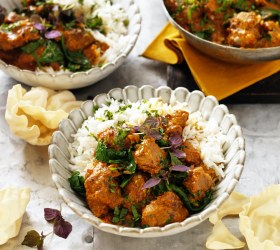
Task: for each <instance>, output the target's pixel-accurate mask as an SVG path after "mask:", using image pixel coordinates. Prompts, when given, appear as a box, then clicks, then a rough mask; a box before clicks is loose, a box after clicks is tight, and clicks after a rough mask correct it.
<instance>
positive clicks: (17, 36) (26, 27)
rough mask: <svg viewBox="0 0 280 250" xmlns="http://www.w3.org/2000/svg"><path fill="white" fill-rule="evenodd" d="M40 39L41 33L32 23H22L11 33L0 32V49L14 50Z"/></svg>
mask: <svg viewBox="0 0 280 250" xmlns="http://www.w3.org/2000/svg"><path fill="white" fill-rule="evenodd" d="M39 38H40V35H39V32H38V31H37V30H36V29H35V28H34V26H33V24H32V23H30V22H27V21H21V23H20V24H19V26H18V27H16V28H14V29H12V30H11V31H3V30H0V48H1V49H2V50H5V51H7V50H12V49H15V48H19V47H21V46H23V45H25V44H27V43H28V42H31V41H34V40H38V39H39Z"/></svg>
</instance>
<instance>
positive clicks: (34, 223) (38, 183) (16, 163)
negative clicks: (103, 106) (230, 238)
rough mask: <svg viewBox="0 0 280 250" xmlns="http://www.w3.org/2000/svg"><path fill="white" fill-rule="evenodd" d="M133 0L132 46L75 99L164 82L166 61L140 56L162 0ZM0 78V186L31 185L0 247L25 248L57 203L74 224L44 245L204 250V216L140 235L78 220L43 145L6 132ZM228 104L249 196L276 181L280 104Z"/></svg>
mask: <svg viewBox="0 0 280 250" xmlns="http://www.w3.org/2000/svg"><path fill="white" fill-rule="evenodd" d="M136 2H137V3H138V4H139V6H140V10H141V13H142V17H143V19H142V31H141V34H140V37H139V40H138V42H137V44H136V47H135V49H134V50H133V51H132V53H131V54H130V56H129V58H128V59H127V60H126V62H125V63H124V65H122V66H121V67H120V68H119V69H118V70H117V71H116V72H115V73H113V74H112V75H111V76H109V77H108V78H107V79H105V80H103V81H102V82H100V83H98V84H96V85H93V86H91V87H88V88H84V89H81V90H75V91H74V93H75V94H76V95H77V97H78V98H80V99H86V98H87V97H88V96H94V95H96V94H98V93H101V92H104V91H106V92H107V91H108V90H109V89H111V88H112V87H123V86H125V85H127V84H134V85H137V86H141V85H142V84H151V85H153V86H161V85H166V65H164V64H162V63H158V62H153V61H149V60H146V59H144V58H142V57H139V54H141V52H143V50H144V49H145V48H146V47H147V45H148V44H149V42H150V41H151V40H152V39H153V37H154V36H155V35H156V34H157V33H158V32H159V31H160V29H161V28H162V27H163V26H164V24H165V23H166V18H165V16H164V13H163V11H162V8H161V0H150V1H140V0H136ZM0 79H1V80H0V152H1V155H0V188H3V187H9V186H16V187H21V186H24V187H30V188H31V190H32V194H31V201H30V203H29V205H28V207H27V211H26V214H25V216H24V219H23V224H22V228H21V231H20V234H19V236H18V237H16V238H14V239H11V240H10V241H9V242H8V243H7V244H5V245H2V246H0V250H3V249H5V250H6V249H30V248H28V247H24V246H21V245H20V244H21V242H22V240H23V238H24V235H25V234H26V232H27V231H28V230H30V229H31V228H34V229H36V230H37V231H39V232H41V231H44V233H48V232H49V231H51V225H49V224H48V223H47V222H45V220H44V216H43V208H44V207H52V208H58V209H59V206H60V205H61V204H62V213H63V215H64V217H65V219H66V220H68V221H70V222H71V223H72V224H73V232H72V233H71V234H70V236H69V237H68V239H67V240H63V239H61V238H58V237H48V238H47V240H46V241H45V248H44V249H73V250H74V249H75V250H76V249H94V250H99V249H100V250H101V249H102V250H103V249H105V250H111V249H112V250H115V249H123V250H126V249H127V250H128V249H134V250H138V249H139V250H140V249H147V250H148V249H179V250H181V249H192V250H196V249H197V250H201V249H206V247H205V242H206V238H207V236H208V235H209V234H210V232H211V224H210V223H209V222H207V221H206V222H204V223H202V224H201V225H199V226H197V227H195V228H193V229H191V230H189V231H187V232H184V233H181V234H178V235H175V236H169V237H164V238H162V239H145V240H144V239H132V238H125V237H118V236H114V235H110V234H107V233H103V232H100V231H98V230H94V229H93V228H92V227H91V226H90V225H89V224H87V222H84V221H83V220H81V219H79V217H78V216H76V215H75V214H74V213H73V212H72V211H71V210H70V209H69V208H68V207H67V206H66V205H64V204H63V202H62V200H61V198H60V197H59V195H58V193H57V191H56V189H55V186H54V184H53V183H52V180H51V177H50V172H49V168H48V155H47V147H35V146H31V145H29V144H26V143H25V142H23V141H21V140H20V139H18V138H16V137H15V136H13V135H12V134H11V133H10V131H9V129H8V125H7V123H6V121H5V118H4V113H5V105H6V98H7V91H8V90H9V89H10V88H11V87H12V86H13V84H15V83H16V82H15V81H14V80H12V79H11V78H10V77H9V76H7V75H5V74H4V73H2V72H0ZM229 109H230V112H232V113H234V114H235V115H236V117H237V119H238V122H239V123H240V125H241V126H242V128H243V131H244V135H245V138H246V151H247V157H246V158H247V159H246V164H245V170H244V172H243V174H242V178H241V180H240V182H239V184H238V186H237V188H236V190H237V191H240V192H242V193H244V194H247V195H252V194H256V193H258V192H259V191H261V190H262V189H263V188H264V187H266V186H269V185H271V184H276V183H280V175H279V172H280V163H279V162H280V154H279V148H280V112H279V109H280V105H276V104H274V105H259V104H255V105H231V106H229ZM228 225H229V227H230V228H231V229H232V230H233V231H236V230H237V224H236V221H234V220H231V221H228ZM92 237H93V238H92Z"/></svg>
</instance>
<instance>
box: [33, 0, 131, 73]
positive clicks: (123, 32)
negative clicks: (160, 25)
mask: <svg viewBox="0 0 280 250" xmlns="http://www.w3.org/2000/svg"><path fill="white" fill-rule="evenodd" d="M49 1H51V2H53V3H57V4H60V5H63V6H73V8H74V9H79V10H80V9H82V11H83V13H84V16H85V18H86V19H87V18H93V17H96V16H98V17H100V18H101V19H102V21H103V24H102V28H103V30H104V31H105V35H104V34H103V33H101V32H100V31H98V30H94V31H93V30H91V29H87V30H88V31H90V32H91V33H92V35H93V36H94V38H95V39H96V40H98V41H100V42H105V43H107V44H108V45H109V49H107V50H106V52H105V53H104V54H103V55H102V57H101V58H100V62H103V63H104V62H105V63H108V62H113V61H114V60H115V59H116V58H117V57H118V56H119V55H120V54H121V52H122V51H123V50H124V49H125V48H126V47H127V45H128V42H129V39H130V37H129V35H128V27H127V26H126V25H125V22H126V21H127V20H128V15H127V13H126V12H125V10H124V9H123V8H122V6H121V5H120V4H119V3H114V2H113V4H112V5H111V4H110V0H83V4H82V5H81V4H80V3H79V0H49ZM93 6H94V7H93ZM42 70H43V71H44V72H48V73H50V74H53V73H55V74H57V73H58V74H59V73H66V72H69V73H71V72H70V71H69V70H67V69H63V68H62V69H61V70H60V71H53V70H52V68H51V67H44V68H43V69H39V68H37V71H38V72H42Z"/></svg>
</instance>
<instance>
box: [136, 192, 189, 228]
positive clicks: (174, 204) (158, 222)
mask: <svg viewBox="0 0 280 250" xmlns="http://www.w3.org/2000/svg"><path fill="white" fill-rule="evenodd" d="M188 216H189V212H188V210H187V209H186V208H185V207H184V205H183V203H182V201H181V200H180V198H179V197H178V196H177V195H176V194H174V193H173V192H166V193H164V194H163V195H161V196H158V197H157V199H156V200H154V201H152V202H151V203H150V204H149V205H147V206H146V207H145V208H144V209H143V213H142V221H141V223H142V225H147V226H150V227H162V226H164V225H166V224H169V223H173V222H180V221H183V220H184V219H185V218H187V217H188Z"/></svg>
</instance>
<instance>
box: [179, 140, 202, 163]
mask: <svg viewBox="0 0 280 250" xmlns="http://www.w3.org/2000/svg"><path fill="white" fill-rule="evenodd" d="M182 150H183V151H184V153H185V154H186V157H185V160H186V162H187V163H188V164H190V165H195V166H198V165H200V164H201V162H202V160H201V158H200V152H199V150H197V149H196V148H195V147H194V146H193V145H192V144H191V143H190V142H188V141H184V142H183V143H182Z"/></svg>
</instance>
